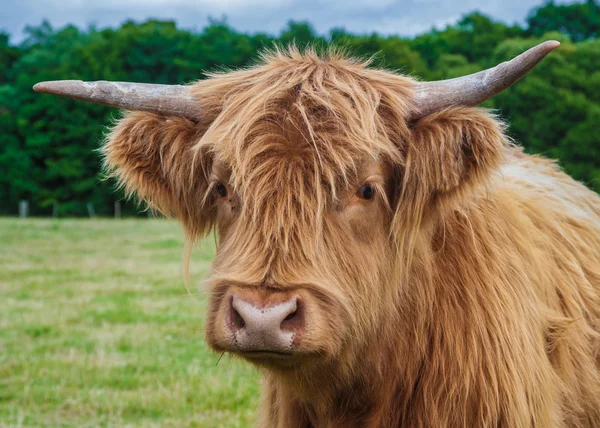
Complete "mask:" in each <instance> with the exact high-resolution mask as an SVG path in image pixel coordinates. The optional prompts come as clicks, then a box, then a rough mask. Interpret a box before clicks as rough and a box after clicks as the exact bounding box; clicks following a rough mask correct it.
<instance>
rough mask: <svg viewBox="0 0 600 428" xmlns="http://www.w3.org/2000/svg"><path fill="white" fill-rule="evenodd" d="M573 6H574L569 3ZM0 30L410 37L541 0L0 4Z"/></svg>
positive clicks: (507, 13) (522, 10)
mask: <svg viewBox="0 0 600 428" xmlns="http://www.w3.org/2000/svg"><path fill="white" fill-rule="evenodd" d="M569 2H571V1H569ZM0 3H2V6H1V10H2V13H1V16H0V29H2V30H4V31H8V32H9V33H10V34H11V35H12V41H13V42H18V41H19V40H21V39H22V37H23V33H22V30H23V28H24V27H25V26H26V25H38V24H39V23H40V22H41V21H42V20H43V19H48V20H49V21H50V22H51V23H52V25H53V26H55V27H61V26H63V25H65V24H69V23H72V24H75V25H78V26H84V27H85V26H87V25H88V24H95V25H96V26H98V27H100V28H102V27H108V26H113V27H114V26H117V25H119V24H120V23H122V22H123V21H125V20H127V19H134V20H138V21H140V20H145V19H148V18H159V19H173V20H176V21H177V22H178V24H179V26H181V27H183V28H190V29H197V30H199V29H201V28H202V27H204V26H206V25H207V24H208V19H209V17H213V18H222V17H224V16H226V17H227V22H228V23H229V24H230V25H231V26H232V27H234V28H236V29H238V30H241V31H248V32H258V31H261V32H267V33H271V34H277V33H279V31H281V29H282V28H283V27H285V25H286V23H287V21H288V20H290V19H293V20H307V21H310V22H311V23H312V24H313V25H314V27H315V28H316V29H317V31H318V32H319V33H321V34H325V33H327V32H328V31H329V30H330V29H331V28H334V27H335V28H340V27H342V28H345V29H346V30H348V31H351V32H354V33H372V32H378V33H381V34H399V35H402V36H412V35H415V34H418V33H422V32H425V31H427V30H429V29H431V28H432V27H434V26H435V27H436V28H444V26H445V25H446V24H449V23H454V22H456V20H457V19H459V18H460V16H461V15H464V14H465V13H468V12H471V11H474V10H478V11H480V12H483V13H485V14H488V15H490V16H492V17H493V18H495V19H498V20H501V21H504V22H507V23H515V22H517V23H523V22H524V19H525V17H526V15H527V13H528V12H529V10H531V8H533V7H535V6H538V5H539V4H541V0H488V1H486V2H481V0H460V1H458V0H367V1H364V0H346V1H325V0H54V1H50V0H0Z"/></svg>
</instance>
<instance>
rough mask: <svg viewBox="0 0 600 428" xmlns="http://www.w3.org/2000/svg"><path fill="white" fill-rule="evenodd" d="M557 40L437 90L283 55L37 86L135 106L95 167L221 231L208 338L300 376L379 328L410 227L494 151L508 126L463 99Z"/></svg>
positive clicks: (390, 303)
mask: <svg viewBox="0 0 600 428" xmlns="http://www.w3.org/2000/svg"><path fill="white" fill-rule="evenodd" d="M557 45H558V43H557V42H546V43H544V44H542V45H539V46H537V47H535V48H533V49H531V50H530V51H527V52H525V53H524V54H522V55H521V56H519V57H517V58H515V59H514V60H512V61H511V62H508V63H504V64H501V65H499V66H498V67H495V68H493V69H490V70H486V71H483V72H480V73H477V74H475V75H471V76H466V77H463V78H459V79H453V80H450V81H443V82H429V83H420V82H416V81H415V80H413V79H410V78H407V77H403V76H399V75H396V74H393V73H390V72H386V71H380V70H373V69H369V68H367V67H366V66H365V64H363V63H358V62H353V61H350V60H347V59H344V58H343V57H341V56H338V55H336V54H330V55H329V57H327V58H320V57H318V56H317V55H315V54H311V53H304V54H300V53H298V52H297V51H294V50H289V51H286V52H281V51H277V52H275V53H272V54H269V55H267V56H265V57H264V63H263V64H262V65H259V66H256V67H254V68H251V69H248V70H242V71H237V72H232V73H225V74H217V75H212V76H211V77H210V78H209V79H207V80H203V81H200V82H197V83H195V84H194V85H191V86H174V87H171V86H162V85H143V84H125V83H108V82H96V83H83V82H69V81H66V82H46V83H42V84H38V86H36V90H39V91H42V92H50V93H55V94H59V95H65V96H70V97H74V98H78V99H83V100H87V101H92V102H97V103H103V104H108V105H112V106H117V107H121V108H125V109H128V110H133V111H136V112H132V113H128V114H126V115H125V116H124V117H123V118H122V119H121V120H120V121H119V122H118V123H117V125H116V126H115V127H114V128H113V129H112V131H111V133H110V135H109V136H108V141H107V144H106V148H105V155H106V162H107V164H108V166H109V168H110V169H111V170H112V171H114V173H115V175H116V176H117V177H118V178H119V180H120V182H121V183H122V184H123V185H124V186H125V187H126V188H127V190H128V191H129V192H131V193H135V194H137V195H138V196H139V197H140V198H142V199H143V200H145V201H147V202H148V203H150V204H151V205H153V206H154V207H156V208H158V209H160V210H161V211H163V212H165V213H167V214H172V215H174V216H176V217H178V218H179V219H180V220H181V221H182V223H183V225H184V227H185V229H186V232H187V234H188V236H189V238H190V240H192V241H193V240H195V239H197V238H198V237H200V236H203V235H205V234H207V233H208V232H209V231H210V230H212V229H213V228H214V229H215V230H216V235H217V238H218V246H217V255H216V259H215V261H214V266H213V273H212V278H211V282H210V285H209V296H210V302H209V311H208V319H207V333H206V336H207V339H208V343H209V344H210V346H211V347H213V348H214V349H215V350H218V351H228V352H233V353H237V354H239V355H241V356H243V357H245V358H247V359H248V360H250V361H252V362H255V363H257V364H261V365H267V366H269V367H272V368H277V369H279V370H295V369H296V368H298V367H302V368H304V367H307V366H309V365H311V364H319V363H320V362H324V361H332V360H337V361H340V360H343V359H344V357H345V359H346V360H350V359H351V358H353V355H352V353H353V352H356V351H357V350H359V349H361V347H364V346H368V343H369V341H370V338H373V337H378V335H380V334H384V332H383V331H382V330H380V328H381V326H382V325H384V324H386V320H393V319H395V317H396V313H397V312H396V311H397V310H398V308H399V302H401V301H402V293H403V290H404V289H406V288H410V287H411V284H410V281H407V280H406V279H407V278H409V277H408V275H407V271H408V265H409V260H410V259H411V254H412V253H411V249H412V248H413V247H414V245H415V243H416V241H417V240H418V239H420V238H419V237H420V235H419V234H420V231H421V230H422V229H425V228H427V227H428V225H430V224H432V223H433V222H435V219H436V218H437V216H439V215H440V213H441V212H442V211H443V210H444V209H447V208H448V206H452V203H453V202H452V201H457V200H460V199H461V196H462V195H464V194H465V192H466V191H467V190H468V189H471V188H473V186H475V185H478V184H481V183H483V182H484V181H485V180H486V178H487V177H488V176H489V175H490V174H491V172H492V171H493V170H494V169H495V168H496V167H497V165H498V164H499V162H500V160H501V159H502V156H503V153H504V150H505V147H506V144H507V142H506V138H505V137H504V136H503V131H502V127H501V124H500V123H499V122H498V121H497V120H495V119H494V118H493V117H492V116H490V115H489V114H488V113H486V112H485V111H483V110H479V109H476V108H472V106H474V105H476V104H478V103H480V102H482V101H483V100H485V99H487V98H489V97H491V96H493V95H494V94H496V93H498V92H500V91H501V90H503V89H505V88H507V87H508V86H510V85H511V84H512V83H514V82H515V81H516V80H517V79H519V78H520V77H522V76H523V75H524V74H526V73H527V72H528V71H529V70H530V69H531V68H532V67H533V66H534V65H535V64H537V62H539V61H540V60H541V59H542V58H543V57H544V56H545V55H546V54H547V53H548V52H550V51H551V50H552V49H554V48H555V47H556V46H557ZM417 268H418V267H417ZM396 328H402V326H400V325H398V326H396ZM300 363H302V364H300Z"/></svg>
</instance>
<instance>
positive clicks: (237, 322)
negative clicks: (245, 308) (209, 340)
mask: <svg viewBox="0 0 600 428" xmlns="http://www.w3.org/2000/svg"><path fill="white" fill-rule="evenodd" d="M232 300H233V299H232ZM229 319H230V321H231V325H232V326H233V327H234V328H235V329H236V330H241V329H242V328H244V327H245V326H246V321H244V318H243V317H242V316H241V315H240V313H239V312H238V311H237V310H236V309H235V308H234V307H233V301H232V302H230V305H229Z"/></svg>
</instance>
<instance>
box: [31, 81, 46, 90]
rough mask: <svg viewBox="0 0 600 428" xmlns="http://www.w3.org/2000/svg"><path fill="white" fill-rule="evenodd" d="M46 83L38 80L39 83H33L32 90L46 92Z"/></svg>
mask: <svg viewBox="0 0 600 428" xmlns="http://www.w3.org/2000/svg"><path fill="white" fill-rule="evenodd" d="M47 83H48V82H39V83H36V84H35V85H33V90H34V91H35V92H46V90H47V88H48V85H47Z"/></svg>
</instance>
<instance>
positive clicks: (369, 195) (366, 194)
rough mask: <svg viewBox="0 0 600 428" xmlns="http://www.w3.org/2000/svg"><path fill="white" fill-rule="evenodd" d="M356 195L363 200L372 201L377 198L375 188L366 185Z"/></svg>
mask: <svg viewBox="0 0 600 428" xmlns="http://www.w3.org/2000/svg"><path fill="white" fill-rule="evenodd" d="M356 195H357V196H358V197H359V198H361V199H364V200H367V201H370V200H371V199H373V196H375V188H374V187H373V186H371V185H370V184H365V185H363V186H360V189H358V192H357V194H356Z"/></svg>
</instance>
